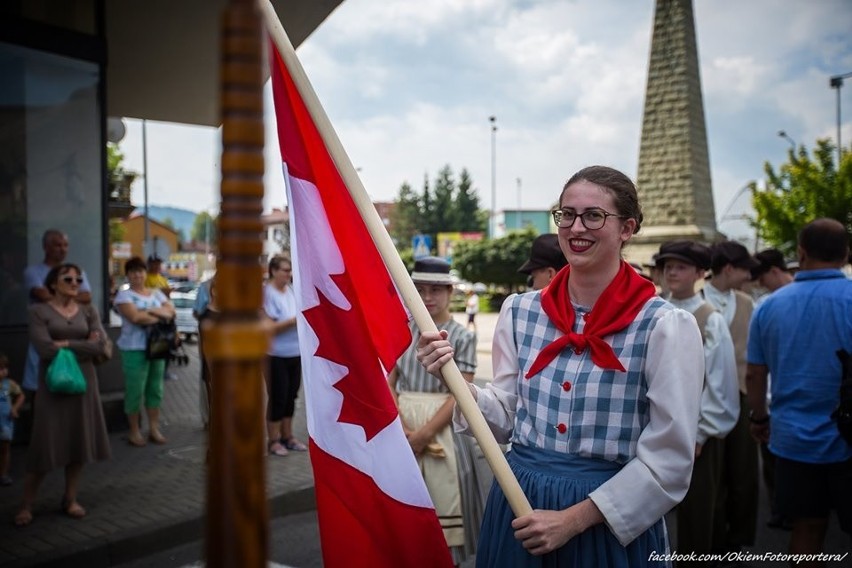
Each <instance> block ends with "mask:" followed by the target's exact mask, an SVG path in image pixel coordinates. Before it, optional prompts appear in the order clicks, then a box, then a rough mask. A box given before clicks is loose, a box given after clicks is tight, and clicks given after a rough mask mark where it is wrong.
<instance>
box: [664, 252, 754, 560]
mask: <svg viewBox="0 0 852 568" xmlns="http://www.w3.org/2000/svg"><path fill="white" fill-rule="evenodd" d="M654 258H655V260H656V263H657V267H658V268H659V270H660V272H661V274H662V275H663V279H664V280H665V284H666V289H667V290H668V295H667V299H668V300H669V302H671V303H672V304H674V305H675V306H676V307H678V308H680V309H682V310H686V311H687V312H689V313H691V314H692V315H693V316H695V320H696V322H697V323H698V328H699V330H700V331H701V338H702V340H703V342H704V379H705V380H704V388H703V389H702V391H701V405H700V407H699V414H698V436H697V437H696V440H695V466H694V467H693V470H692V479H691V481H690V484H689V490H688V491H687V493H686V497H684V499H683V501H681V503H680V505H678V506H677V547H678V550H679V551H681V552H687V553H688V552H695V553H697V554H707V553H710V552H712V551H713V531H714V529H716V528H717V527H714V525H716V524H717V523H714V514H715V509H716V500H717V498H718V492H719V486H720V484H721V482H722V466H723V457H724V456H723V454H722V450H723V448H724V443H723V440H724V438H725V436H727V435H728V433H729V432H730V431H731V430H732V429H733V428H734V425H735V424H736V423H737V418H738V417H739V414H740V404H739V402H740V398H739V388H738V383H737V366H736V361H735V359H734V343H733V341H732V340H731V333H730V331H728V325H727V323H725V318H723V317H722V314H720V313H719V312H718V311H716V310H715V309H714V308H713V306H711V305H710V304H709V303H707V302H706V301H705V300H704V298H702V297H701V295H700V294H698V293H697V292H696V289H695V288H696V285H697V284H698V283H699V282H701V281H703V280H704V271H705V270H707V269H708V268H710V248H709V247H708V246H706V245H703V244H701V243H696V242H694V241H687V240H682V241H669V242H667V243H663V244H662V246H660V251H659V252H658V253H657V254H656V255H654Z"/></svg>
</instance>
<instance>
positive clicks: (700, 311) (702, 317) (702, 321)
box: [692, 302, 716, 343]
mask: <svg viewBox="0 0 852 568" xmlns="http://www.w3.org/2000/svg"><path fill="white" fill-rule="evenodd" d="M715 311H716V308H714V307H713V306H712V305H711V304H710V302H704V303H703V304H701V305H700V306H698V308H697V309H696V310H695V311H694V312H692V315H693V316H694V317H695V321H696V322H697V323H698V331H700V332H701V343H707V333H706V331H705V328H706V327H707V320H708V319H709V318H710V314H712V313H713V312H715Z"/></svg>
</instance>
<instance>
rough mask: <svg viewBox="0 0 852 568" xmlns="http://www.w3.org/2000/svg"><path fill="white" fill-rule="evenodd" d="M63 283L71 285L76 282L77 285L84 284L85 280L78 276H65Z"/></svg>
mask: <svg viewBox="0 0 852 568" xmlns="http://www.w3.org/2000/svg"><path fill="white" fill-rule="evenodd" d="M62 281H63V282H65V283H66V284H71V283H72V282H76V283H77V284H82V283H83V278H82V276H77V277H74V276H63V277H62Z"/></svg>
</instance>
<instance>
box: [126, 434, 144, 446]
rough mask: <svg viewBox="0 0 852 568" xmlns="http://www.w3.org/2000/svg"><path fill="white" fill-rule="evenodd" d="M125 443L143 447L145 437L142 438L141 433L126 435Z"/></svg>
mask: <svg viewBox="0 0 852 568" xmlns="http://www.w3.org/2000/svg"><path fill="white" fill-rule="evenodd" d="M127 443H128V444H130V445H131V446H136V447H137V448H144V447H145V438H143V437H142V436H141V435H140V436H128V437H127Z"/></svg>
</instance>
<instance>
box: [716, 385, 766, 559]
mask: <svg viewBox="0 0 852 568" xmlns="http://www.w3.org/2000/svg"><path fill="white" fill-rule="evenodd" d="M723 447H724V450H723V457H722V460H723V472H722V490H721V491H720V492H719V495H718V498H717V499H716V512H715V514H714V522H715V523H716V525H715V527H714V529H713V550H714V551H716V552H726V551H730V550H739V549H740V548H742V547H743V546H752V545H754V537H755V533H756V531H757V499H758V481H757V480H758V472H757V470H758V468H757V454H758V449H757V448H758V445H757V442H756V441H755V440H754V438H752V437H751V432H750V431H749V421H748V402H747V401H746V396H745V395H744V394H742V393H740V416H739V419H738V420H737V424H736V426H734V429H733V430H731V432H730V433H729V434H728V435H727V436H726V437H725V439H724V441H723Z"/></svg>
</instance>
